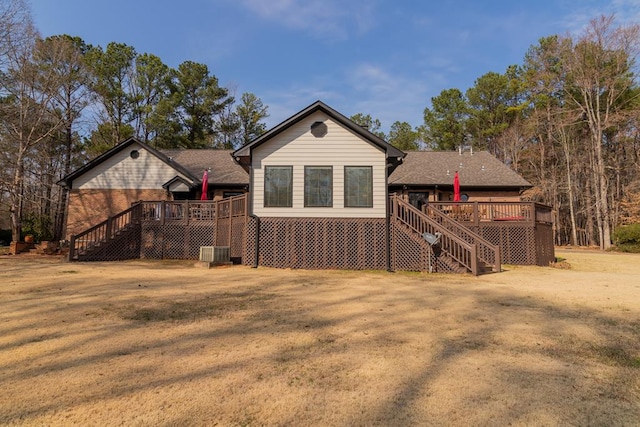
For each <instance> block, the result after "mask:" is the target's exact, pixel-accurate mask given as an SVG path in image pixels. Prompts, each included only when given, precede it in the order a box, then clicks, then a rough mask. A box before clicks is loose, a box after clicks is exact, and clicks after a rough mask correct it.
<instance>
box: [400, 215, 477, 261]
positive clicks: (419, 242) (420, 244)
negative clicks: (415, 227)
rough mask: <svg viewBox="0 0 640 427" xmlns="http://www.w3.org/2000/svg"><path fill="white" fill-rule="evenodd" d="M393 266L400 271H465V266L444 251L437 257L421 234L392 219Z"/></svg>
mask: <svg viewBox="0 0 640 427" xmlns="http://www.w3.org/2000/svg"><path fill="white" fill-rule="evenodd" d="M391 268H392V269H393V270H399V271H429V268H431V271H432V272H438V273H464V272H465V268H464V267H461V266H460V265H459V264H458V263H457V262H455V261H453V260H452V259H451V258H449V257H448V256H447V255H446V254H445V253H444V252H443V253H441V255H440V256H439V257H436V256H435V255H434V253H433V251H432V249H431V247H430V246H429V244H428V243H427V242H426V241H425V240H424V239H423V238H422V236H420V235H419V234H417V233H415V232H413V231H411V230H409V229H407V227H406V226H404V225H403V224H402V223H400V222H396V221H391Z"/></svg>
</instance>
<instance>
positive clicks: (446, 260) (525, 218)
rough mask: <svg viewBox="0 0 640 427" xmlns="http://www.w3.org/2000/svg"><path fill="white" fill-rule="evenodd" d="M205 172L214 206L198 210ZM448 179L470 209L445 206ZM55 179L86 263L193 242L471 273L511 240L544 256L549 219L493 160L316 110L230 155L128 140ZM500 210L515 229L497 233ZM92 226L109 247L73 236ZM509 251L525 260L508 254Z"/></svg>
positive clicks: (324, 261)
mask: <svg viewBox="0 0 640 427" xmlns="http://www.w3.org/2000/svg"><path fill="white" fill-rule="evenodd" d="M205 170H206V171H208V197H207V199H209V200H213V202H203V201H200V195H201V194H200V188H201V187H202V178H203V172H204V171H205ZM456 171H458V174H459V176H460V181H461V185H462V189H463V194H464V196H465V198H466V202H463V203H460V204H457V205H455V206H453V207H451V206H448V205H447V203H448V201H449V200H450V198H451V196H452V194H453V175H454V173H455V172H456ZM60 183H61V184H62V185H66V186H68V188H69V189H70V199H69V211H68V223H67V235H68V236H69V238H70V239H72V240H75V241H76V242H82V245H84V246H82V251H85V252H86V253H85V255H86V256H88V254H89V252H92V253H93V255H92V256H93V259H97V258H99V256H98V255H97V251H98V248H99V249H100V251H101V253H102V254H103V255H102V256H106V255H105V254H109V256H108V257H107V258H109V259H115V258H117V257H118V256H121V255H119V254H122V253H126V254H128V255H127V256H131V257H136V256H140V257H178V258H185V257H186V258H193V257H197V256H198V253H197V249H198V247H199V246H208V245H212V246H216V245H218V246H229V247H231V252H232V256H234V255H233V254H235V256H234V257H235V258H237V259H239V260H241V261H242V262H243V263H246V264H251V265H255V266H257V265H267V266H275V267H291V268H347V269H385V268H386V269H409V270H424V269H426V268H427V267H426V266H427V264H428V265H431V266H432V267H433V266H435V267H436V268H437V267H438V266H439V267H440V270H443V269H444V270H449V271H458V270H462V271H465V270H466V271H473V272H474V273H477V272H478V271H479V269H481V268H482V266H485V267H486V268H492V269H496V268H497V269H499V265H500V262H501V260H500V257H501V255H500V248H499V246H500V245H503V246H505V245H506V246H505V247H508V246H509V244H510V241H511V240H513V241H516V240H518V241H519V242H518V244H519V245H525V246H527V247H528V248H529V249H527V250H526V251H524V252H525V253H527V254H529V255H527V258H526V260H524V262H521V263H547V262H548V261H547V258H549V249H548V248H547V249H546V250H545V251H544V253H543V254H542V255H541V254H538V253H535V251H536V249H535V248H536V245H538V243H539V242H536V241H534V239H535V238H540V236H542V235H543V234H544V236H546V237H545V239H546V240H545V242H546V241H547V240H549V239H548V238H547V237H548V236H547V234H549V233H550V232H551V228H550V225H549V224H550V220H549V218H550V217H548V216H544V221H539V220H540V219H541V218H543V215H541V214H540V215H538V214H537V212H540V213H541V212H542V211H543V210H544V209H542V208H541V207H536V206H534V204H524V205H520V204H519V203H520V192H521V191H522V190H523V189H526V188H529V187H530V184H529V183H528V182H527V181H526V180H524V179H522V178H521V177H520V176H519V175H518V174H516V173H515V172H513V171H511V170H510V169H509V168H508V167H507V166H505V165H504V164H502V163H501V162H499V161H498V160H497V159H495V158H494V157H493V156H491V155H490V154H488V153H486V152H476V153H471V152H468V153H467V152H465V153H461V152H458V153H455V152H454V153H435V152H410V153H404V152H402V151H400V150H398V149H397V148H395V147H393V146H391V145H390V144H388V143H387V142H386V141H384V140H382V139H380V138H379V137H377V136H376V135H374V134H373V133H371V132H369V131H368V130H367V129H365V128H363V127H361V126H359V125H357V124H355V123H353V122H352V121H351V120H349V119H348V118H347V117H345V116H343V115H342V114H340V113H339V112H337V111H335V110H334V109H332V108H330V107H329V106H327V105H326V104H324V103H322V102H320V101H318V102H315V103H314V104H312V105H310V106H308V107H307V108H305V109H303V110H301V111H300V112H298V113H296V114H295V115H293V116H292V117H290V118H288V119H287V120H285V121H284V122H282V123H280V124H279V125H277V126H275V127H274V128H272V129H270V130H269V131H267V132H266V133H265V134H263V135H262V136H260V137H258V138H256V139H255V140H253V141H252V142H251V143H249V144H247V145H245V146H244V147H242V148H240V149H238V150H236V151H234V152H231V151H224V150H156V149H153V148H151V147H149V146H148V145H146V144H143V143H141V142H139V141H136V140H135V139H129V140H127V141H125V142H123V143H121V144H119V145H118V146H116V147H114V148H113V149H111V150H110V151H108V152H106V153H104V154H103V155H101V156H99V157H97V158H96V159H94V160H92V161H90V162H89V163H87V164H86V165H84V166H83V167H81V168H80V169H78V170H77V171H75V172H73V173H71V174H69V175H68V176H66V177H65V178H64V179H63V180H61V182H60ZM505 202H509V204H507V205H498V203H505ZM207 203H209V206H213V207H212V208H209V207H207ZM482 203H489V205H486V206H485V205H483V204H482ZM134 206H135V209H134V208H133V207H134ZM454 208H455V209H454ZM498 211H500V212H502V213H501V214H500V215H501V217H502V218H511V219H512V220H511V221H503V222H499V223H498V222H497V221H496V219H497V216H496V215H495V212H498ZM119 212H125V213H126V215H128V216H127V218H129V219H127V220H126V221H125V222H127V221H128V222H127V224H128V225H126V227H125V226H124V225H119V224H120V223H121V222H122V221H124V220H123V219H122V218H124V216H123V214H121V213H119ZM206 212H208V214H203V213H206ZM460 212H464V213H466V216H465V217H462V216H460V215H458V216H457V217H455V216H454V215H453V214H459V213H460ZM116 216H117V221H116V219H115V218H116ZM106 217H109V219H108V221H104V220H105V218H106ZM99 221H104V222H103V223H101V224H102V225H100V226H98V225H96V224H97V223H98V222H99ZM460 221H462V222H460ZM465 222H466V225H465ZM516 223H517V224H516ZM496 224H498V225H497V226H496ZM490 225H491V227H489V226H490ZM90 227H91V228H90ZM100 227H105V229H106V230H108V233H107V234H108V235H109V236H112V237H109V238H106V239H107V240H108V239H112V240H114V242H113V243H110V244H107V242H102V243H100V244H97V243H95V241H96V240H97V239H103V238H102V237H90V236H89V235H88V234H86V233H85V234H82V233H81V230H83V229H87V228H89V230H91V233H93V234H94V235H95V236H98V235H99V234H100V233H98V231H97V230H98V229H99V228H100ZM474 227H475V231H474V229H473V228H474ZM540 227H542V228H544V232H542V234H540V230H541V228H540ZM545 227H547V228H548V229H547V228H545ZM115 229H118V230H121V231H120V232H119V233H115V232H114V230H115ZM125 230H129V231H130V232H129V233H128V234H127V233H125ZM131 230H134V231H131ZM461 230H462V231H461ZM487 230H489V231H487ZM496 230H497V231H496ZM517 230H520V231H517ZM531 230H534V231H533V232H532V231H531ZM536 230H537V231H536ZM485 231H487V232H488V233H489V235H490V236H489V237H490V240H493V242H494V243H492V242H490V241H488V240H485V239H483V238H482V236H481V235H480V234H482V233H483V232H485ZM478 233H479V234H478ZM496 233H497V234H496ZM103 234H104V233H103ZM125 234H127V235H129V237H126V238H125V237H123V236H124V235H125ZM427 235H432V236H435V235H438V236H441V240H440V241H439V242H438V245H439V247H440V246H441V247H442V249H443V253H444V254H445V255H446V256H443V257H441V258H440V259H437V257H436V259H433V254H434V251H433V250H432V247H431V245H432V244H433V241H431V242H430V241H428V240H426V239H425V236H427ZM508 235H513V236H518V237H517V238H516V239H508V238H505V236H508ZM132 236H133V237H132ZM115 240H119V242H120V243H119V245H120V246H121V247H126V248H127V250H125V251H123V250H119V249H118V248H117V245H116V244H115ZM551 241H552V240H551ZM94 246H95V248H94ZM538 246H539V245H538ZM544 246H545V247H547V246H548V244H546V243H545V245H544ZM78 248H80V246H78ZM92 248H94V249H92ZM108 248H111V249H108ZM79 250H80V249H79ZM552 250H553V245H552V244H551V251H552ZM532 251H533V252H532ZM512 252H513V253H522V252H523V250H522V248H517V249H514V250H513V251H504V250H503V252H502V256H505V253H512ZM75 253H76V255H78V254H79V252H78V251H76V252H75ZM122 256H124V255H122ZM507 261H508V260H507Z"/></svg>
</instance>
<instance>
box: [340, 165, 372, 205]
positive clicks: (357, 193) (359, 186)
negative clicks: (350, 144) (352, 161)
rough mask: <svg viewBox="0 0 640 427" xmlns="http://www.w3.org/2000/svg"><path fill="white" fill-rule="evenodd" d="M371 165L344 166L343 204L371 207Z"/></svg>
mask: <svg viewBox="0 0 640 427" xmlns="http://www.w3.org/2000/svg"><path fill="white" fill-rule="evenodd" d="M372 169H373V168H372V167H371V166H345V167H344V206H345V207H346V208H372V207H373V171H372Z"/></svg>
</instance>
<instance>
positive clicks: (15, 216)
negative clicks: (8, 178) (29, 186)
mask: <svg viewBox="0 0 640 427" xmlns="http://www.w3.org/2000/svg"><path fill="white" fill-rule="evenodd" d="M10 194H11V207H10V208H9V211H10V212H11V240H12V241H14V242H19V241H20V239H21V238H22V211H23V209H24V197H23V196H24V150H23V148H22V147H20V149H19V150H18V155H17V158H16V169H15V172H14V174H13V182H12V183H11V191H10Z"/></svg>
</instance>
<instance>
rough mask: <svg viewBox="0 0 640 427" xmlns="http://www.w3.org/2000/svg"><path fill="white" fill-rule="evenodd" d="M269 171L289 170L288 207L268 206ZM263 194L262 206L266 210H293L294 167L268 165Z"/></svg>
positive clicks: (265, 168)
mask: <svg viewBox="0 0 640 427" xmlns="http://www.w3.org/2000/svg"><path fill="white" fill-rule="evenodd" d="M269 169H288V170H289V198H288V203H287V204H286V205H271V204H268V198H267V174H268V172H267V171H268V170H269ZM263 181H264V182H263V193H262V197H263V200H262V205H263V207H265V208H291V207H293V166H289V165H268V166H265V167H264V177H263Z"/></svg>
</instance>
